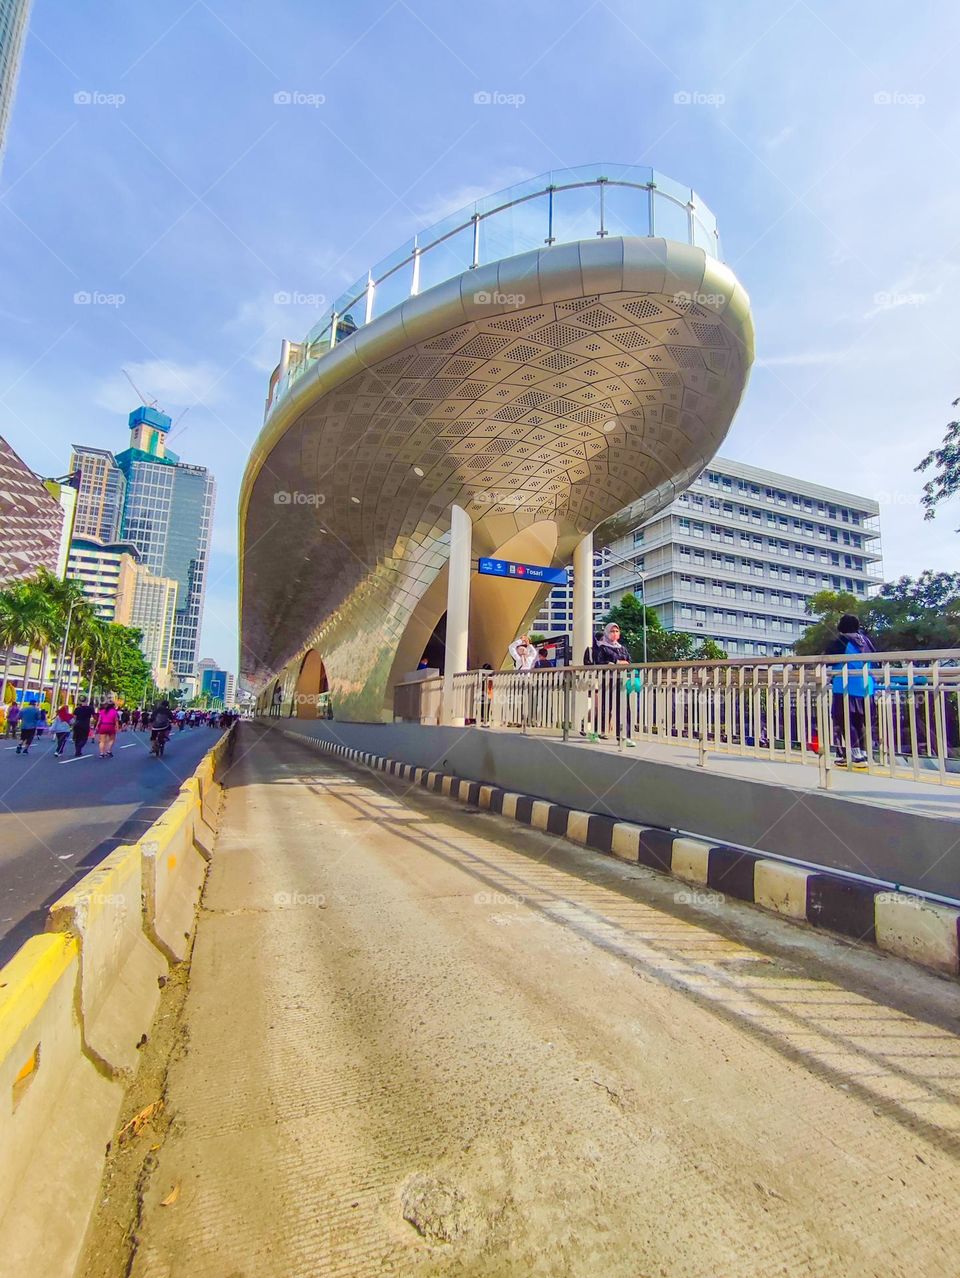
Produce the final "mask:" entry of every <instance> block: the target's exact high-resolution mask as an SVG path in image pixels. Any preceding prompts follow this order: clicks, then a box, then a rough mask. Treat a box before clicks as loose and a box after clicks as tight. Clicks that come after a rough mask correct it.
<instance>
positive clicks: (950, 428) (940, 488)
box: [916, 399, 960, 532]
mask: <svg viewBox="0 0 960 1278" xmlns="http://www.w3.org/2000/svg"><path fill="white" fill-rule="evenodd" d="M958 404H960V399H955V400H954V401H953V403H952V404H951V408H956V407H957V405H958ZM916 469H917V470H918V471H921V472H923V471H927V470H931V469H932V470H933V478H932V479H928V480H927V482H926V483H925V484H924V486H923V496H922V497H921V498H920V502H921V505H922V506H923V507H924V515H923V517H924V519H933V517H934V515H935V514H936V513H937V507H938V506H939V505H940V503H941V502H942V501H948V500H949V499H950V498H951V497H954V496H955V495H956V494H957V492H960V421H953V422H947V429H946V433H945V434H944V436H943V440H942V442H941V444H940V447H939V448H931V450H930V452H929V453H927V455H926V457H924V458H923V460H922V461H921V462H920V464H919V466H917V467H916ZM957 531H958V532H960V529H958V530H957Z"/></svg>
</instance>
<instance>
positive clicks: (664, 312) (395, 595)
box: [241, 238, 752, 721]
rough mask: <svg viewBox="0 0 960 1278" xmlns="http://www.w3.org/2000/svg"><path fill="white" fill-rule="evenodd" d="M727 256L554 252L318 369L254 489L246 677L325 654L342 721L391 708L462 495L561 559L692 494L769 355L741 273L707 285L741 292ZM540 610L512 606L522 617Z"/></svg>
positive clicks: (346, 348) (389, 325)
mask: <svg viewBox="0 0 960 1278" xmlns="http://www.w3.org/2000/svg"><path fill="white" fill-rule="evenodd" d="M675 250H678V251H675ZM719 269H720V271H721V274H720V276H719V277H717V275H716V273H715V272H714V263H713V261H712V259H708V258H707V257H706V255H705V254H704V253H703V252H702V250H699V249H693V248H687V247H685V246H677V245H674V244H672V243H671V244H668V243H666V242H665V241H662V240H659V241H658V240H642V241H636V240H624V239H619V238H610V239H605V240H602V241H600V240H598V241H596V242H590V243H583V244H577V243H574V244H565V245H560V246H557V247H554V248H544V249H541V250H538V251H536V252H534V253H525V254H521V255H518V256H517V257H516V258H511V259H504V260H503V261H502V262H500V263H499V264H497V267H496V269H494V268H492V267H491V268H479V269H478V270H476V271H470V272H466V273H464V274H463V275H462V276H459V277H457V278H456V279H455V280H452V281H447V282H446V283H444V284H441V285H438V286H437V287H436V288H434V289H431V290H429V291H427V292H425V293H423V294H420V295H419V296H417V297H414V298H411V299H409V301H407V302H405V303H403V304H402V305H401V306H400V307H397V308H395V310H394V311H392V312H389V313H388V314H387V315H385V316H383V317H382V318H381V319H380V320H376V321H374V322H373V323H372V324H371V325H369V326H368V327H367V328H363V329H360V330H359V332H358V333H357V334H356V335H355V336H353V337H351V338H348V339H347V340H346V341H343V342H342V343H341V344H340V345H339V346H338V347H337V348H336V349H335V350H334V351H331V352H330V354H329V355H327V356H324V358H323V359H321V360H319V361H317V364H316V366H315V370H316V371H314V370H311V374H310V376H309V380H307V379H304V380H303V381H302V382H301V383H300V384H298V385H297V387H296V388H295V391H294V392H293V393H292V394H291V395H290V396H288V397H287V398H286V399H285V400H282V401H281V403H280V404H279V405H278V406H277V408H276V409H275V411H274V412H273V413H272V414H271V416H270V417H269V418H268V421H267V424H266V426H265V428H264V432H263V435H262V436H261V440H260V441H258V445H257V448H256V449H255V451H254V460H253V461H252V462H251V465H250V466H249V467H248V473H247V476H246V478H245V481H244V489H243V498H242V502H243V504H242V507H241V534H242V542H243V552H242V553H243V558H242V574H243V588H242V649H243V653H244V657H245V662H244V673H245V675H246V676H247V677H249V678H250V679H252V680H253V682H254V683H262V682H264V681H266V679H268V678H269V677H272V676H274V675H276V674H277V673H279V672H281V671H283V672H284V681H285V683H286V685H287V686H288V687H293V686H295V685H296V681H297V675H298V671H299V667H300V662H301V659H302V657H303V654H304V653H306V652H307V651H308V650H310V649H312V648H316V649H317V650H318V651H319V652H320V654H321V656H322V659H323V665H324V669H325V673H326V678H327V680H328V685H329V689H330V693H331V698H332V702H333V706H334V712H335V714H336V716H337V717H338V718H342V719H357V720H367V721H377V720H380V719H381V718H382V717H384V715H385V714H386V713H389V708H390V704H391V700H392V694H391V688H392V683H393V682H394V681H395V679H396V678H397V677H398V676H399V675H400V674H402V673H404V672H405V671H406V670H407V669H411V668H414V667H415V666H416V663H417V659H418V658H419V656H420V653H421V651H422V648H423V645H424V644H425V643H426V640H427V639H428V638H429V636H430V633H431V632H432V630H433V628H434V625H435V624H436V622H437V621H438V620H439V618H440V617H441V616H442V614H443V612H444V609H445V585H444V581H445V565H446V559H447V543H448V536H449V526H450V507H451V504H453V503H457V504H460V505H462V506H464V507H465V508H466V510H467V511H468V513H469V514H470V516H471V519H472V520H473V524H474V550H475V551H476V552H477V553H482V554H491V555H495V554H497V553H498V552H499V551H500V549H501V548H502V547H503V546H504V544H505V543H506V542H509V541H511V539H517V543H516V545H514V547H513V549H512V550H510V552H509V553H504V555H503V557H505V558H513V559H521V560H529V561H530V562H535V563H548V562H549V563H551V564H554V565H560V564H563V563H566V562H569V557H570V555H571V553H572V550H573V547H574V545H575V544H576V543H577V541H579V540H580V538H581V537H582V536H583V535H584V534H585V533H587V532H590V531H593V530H594V529H597V528H598V526H599V525H602V524H604V522H605V521H608V520H611V519H612V517H615V516H617V514H618V512H621V511H624V510H629V511H630V512H631V517H632V518H634V519H636V518H639V517H646V516H647V515H649V514H652V513H654V511H655V510H657V509H659V508H660V507H661V506H663V505H665V504H666V503H667V502H669V501H670V500H672V498H673V497H674V496H675V494H676V492H677V491H678V490H679V489H680V488H682V487H685V486H686V485H687V484H688V483H689V481H690V479H691V478H692V477H693V475H694V474H695V473H696V472H697V471H698V469H699V468H700V467H702V465H703V464H704V463H705V461H706V460H707V459H709V458H710V457H711V456H713V454H714V453H715V452H716V451H717V449H718V448H719V446H720V444H721V443H722V441H723V438H724V436H725V435H726V433H727V430H728V428H729V425H730V422H731V420H732V417H733V413H734V411H735V409H736V406H737V404H738V402H739V399H740V396H741V394H742V391H743V387H744V385H745V383H746V378H747V373H748V369H749V356H748V352H749V351H752V327H751V321H750V316H749V309H748V308H747V307H746V306H744V305H743V301H742V300H741V297H742V298H743V299H744V300H745V295H742V294H741V293H738V292H737V291H736V290H737V289H739V286H736V289H734V291H733V296H732V298H731V300H730V303H729V304H727V305H725V307H724V309H723V310H722V312H721V313H718V311H717V308H716V304H714V305H713V306H710V305H702V304H701V302H700V300H699V299H698V294H699V293H700V291H701V288H702V285H703V283H704V280H705V279H708V278H709V279H714V278H720V280H721V281H722V283H723V286H724V288H726V290H727V291H728V292H729V291H730V284H729V281H730V280H733V276H732V275H731V274H730V273H729V272H727V271H726V268H719ZM621 277H622V280H623V284H622V286H618V287H614V288H611V287H610V286H611V284H613V285H617V284H618V281H619V280H620V279H621ZM640 279H644V280H646V281H648V282H649V281H651V280H655V281H656V282H657V283H658V285H659V287H658V288H656V289H654V288H651V287H646V288H640V289H638V288H636V287H635V286H634V285H635V282H636V281H638V280H640ZM525 280H526V281H528V282H532V281H534V280H535V281H536V285H537V289H536V292H535V293H533V295H528V294H526V293H524V292H523V281H525ZM734 282H735V281H734ZM545 299H550V300H545ZM414 335H416V337H414ZM544 529H550V530H551V531H550V532H549V534H547V533H545V532H544ZM524 538H530V539H532V540H531V541H530V542H529V543H526V545H527V548H525V543H524V541H523V539H524ZM603 540H604V529H600V531H599V533H598V541H601V542H602V541H603ZM534 544H536V545H537V546H538V547H540V548H539V549H537V550H536V551H534V550H533V549H532V548H530V547H532V546H533V545H534ZM544 547H546V548H545V549H544ZM541 556H546V557H541ZM516 589H517V590H519V591H522V590H523V588H522V587H517V588H516ZM534 602H536V601H535V600H534V599H533V598H532V597H531V598H527V596H526V593H524V594H523V597H522V598H521V595H520V594H517V595H514V596H512V597H511V598H510V600H508V601H500V600H499V599H498V602H497V607H498V608H500V607H502V608H505V609H507V610H508V611H509V610H511V609H512V610H513V611H515V612H516V616H513V615H512V614H511V616H510V617H509V618H507V622H508V623H509V624H511V625H512V624H516V625H518V626H519V625H521V624H522V623H523V621H524V620H525V618H526V615H527V613H528V611H529V608H530V607H531V606H532V605H533V603H534Z"/></svg>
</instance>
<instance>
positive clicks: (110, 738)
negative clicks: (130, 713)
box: [97, 701, 120, 759]
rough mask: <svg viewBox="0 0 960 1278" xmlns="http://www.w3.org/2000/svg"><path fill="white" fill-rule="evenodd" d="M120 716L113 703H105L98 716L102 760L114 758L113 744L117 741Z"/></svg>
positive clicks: (98, 741) (98, 739)
mask: <svg viewBox="0 0 960 1278" xmlns="http://www.w3.org/2000/svg"><path fill="white" fill-rule="evenodd" d="M119 726H120V714H119V712H118V710H117V707H116V706H115V705H114V704H113V702H112V701H104V703H103V705H101V707H100V712H99V714H98V715H97V744H98V745H99V747H100V758H101V759H112V758H113V743H114V742H115V741H116V739H117V729H118V728H119Z"/></svg>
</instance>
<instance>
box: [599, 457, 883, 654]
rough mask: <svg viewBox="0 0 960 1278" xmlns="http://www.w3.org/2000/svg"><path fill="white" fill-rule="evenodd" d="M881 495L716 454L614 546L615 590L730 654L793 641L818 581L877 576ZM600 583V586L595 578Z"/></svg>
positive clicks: (851, 582) (865, 590)
mask: <svg viewBox="0 0 960 1278" xmlns="http://www.w3.org/2000/svg"><path fill="white" fill-rule="evenodd" d="M879 510H880V508H879V506H878V505H877V503H876V502H875V501H871V500H870V499H869V498H866V497H857V496H854V495H853V494H852V493H845V492H841V491H839V490H836V489H830V488H824V487H821V486H820V485H817V484H808V483H804V482H803V481H801V480H796V479H790V478H788V477H787V476H785V475H778V474H775V473H773V472H770V471H764V470H759V469H757V468H755V467H752V466H748V465H746V464H744V463H740V462H730V461H725V460H724V459H722V458H715V459H714V461H713V462H712V463H711V464H710V465H709V466H708V467H707V469H706V470H705V471H703V473H702V474H701V475H700V476H699V478H698V479H697V480H696V481H695V482H694V483H693V484H691V485H690V487H689V488H688V489H687V490H686V492H684V493H681V495H680V496H679V497H678V498H677V499H676V500H675V501H674V502H672V503H671V505H670V506H668V507H667V508H666V509H665V510H663V511H661V513H660V514H658V515H656V516H654V517H653V518H652V519H650V520H648V521H647V522H646V523H644V524H642V525H641V526H640V527H639V528H636V529H634V530H633V532H632V533H630V534H628V535H627V536H625V537H623V538H621V539H619V540H618V541H617V542H615V543H614V544H613V545H612V546H611V548H610V549H611V552H612V554H613V555H614V556H615V557H617V558H624V557H629V558H630V559H631V560H632V563H633V567H632V568H629V567H626V566H612V567H611V574H610V584H609V592H608V593H609V598H610V600H611V602H616V601H617V600H619V599H620V598H622V596H623V595H624V594H625V593H626V592H627V591H628V590H633V591H634V592H635V593H638V594H639V580H638V577H639V574H643V576H644V578H645V588H646V599H647V603H648V604H649V605H650V606H651V607H654V608H656V611H657V614H658V615H659V617H660V620H661V622H662V623H663V625H664V626H665V627H666V628H667V629H669V630H687V631H689V632H690V633H691V634H693V635H694V636H695V637H697V638H710V639H714V640H716V641H717V642H718V643H719V644H720V645H721V647H723V648H725V649H726V651H727V652H728V653H729V654H730V656H751V655H755V656H774V655H776V654H777V653H780V652H783V651H786V650H789V649H790V648H792V646H793V645H794V644H795V643H796V641H797V640H798V639H799V638H800V636H801V635H802V634H803V632H804V630H805V629H806V628H807V626H808V625H809V624H810V620H811V619H810V617H809V615H808V614H807V613H806V611H805V606H806V603H807V600H808V599H809V598H810V596H811V595H812V594H814V593H815V592H816V591H820V590H846V591H849V592H850V593H851V594H853V595H855V596H856V597H857V598H860V599H864V598H867V597H868V596H869V595H870V594H871V593H872V591H873V590H875V589H876V587H877V586H878V585H879V583H880V580H881V575H880V544H879V543H880V528H879ZM599 589H602V588H598V590H599Z"/></svg>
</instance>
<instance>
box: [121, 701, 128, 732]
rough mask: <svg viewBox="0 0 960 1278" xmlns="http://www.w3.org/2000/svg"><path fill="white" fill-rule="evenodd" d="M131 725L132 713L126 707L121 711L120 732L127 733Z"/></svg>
mask: <svg viewBox="0 0 960 1278" xmlns="http://www.w3.org/2000/svg"><path fill="white" fill-rule="evenodd" d="M129 724H130V711H129V710H128V709H127V707H126V706H124V707H123V709H122V710H121V711H120V731H121V732H126V730H127V728H128V726H129Z"/></svg>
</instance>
